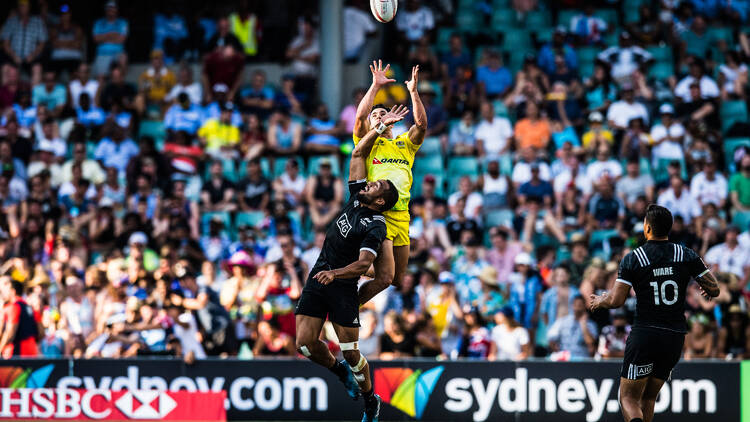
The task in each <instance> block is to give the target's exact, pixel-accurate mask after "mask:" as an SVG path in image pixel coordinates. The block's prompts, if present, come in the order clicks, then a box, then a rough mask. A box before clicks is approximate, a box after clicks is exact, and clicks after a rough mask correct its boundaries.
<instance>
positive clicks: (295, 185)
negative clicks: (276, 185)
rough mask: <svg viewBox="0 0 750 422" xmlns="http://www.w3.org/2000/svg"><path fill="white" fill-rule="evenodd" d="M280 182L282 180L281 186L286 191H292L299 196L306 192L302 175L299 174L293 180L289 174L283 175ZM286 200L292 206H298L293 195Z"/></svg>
mask: <svg viewBox="0 0 750 422" xmlns="http://www.w3.org/2000/svg"><path fill="white" fill-rule="evenodd" d="M279 180H281V185H282V186H283V187H284V190H291V191H293V192H296V193H298V194H301V193H302V191H303V190H305V178H304V177H302V175H299V174H298V175H297V178H296V179H294V180H292V178H291V177H289V174H288V173H282V174H281V176H279ZM286 199H287V201H289V203H290V204H292V206H296V205H297V202H296V201H295V200H294V198H293V197H292V196H291V195H287V198H286Z"/></svg>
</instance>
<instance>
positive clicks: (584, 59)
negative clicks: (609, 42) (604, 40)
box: [576, 47, 601, 63]
mask: <svg viewBox="0 0 750 422" xmlns="http://www.w3.org/2000/svg"><path fill="white" fill-rule="evenodd" d="M600 51H601V49H599V48H597V47H580V48H578V49H576V54H577V55H578V62H579V63H594V61H595V60H596V55H597V54H599V52H600Z"/></svg>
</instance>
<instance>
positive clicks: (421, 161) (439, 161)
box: [414, 155, 445, 174]
mask: <svg viewBox="0 0 750 422" xmlns="http://www.w3.org/2000/svg"><path fill="white" fill-rule="evenodd" d="M414 172H415V173H420V174H443V173H444V172H445V168H444V167H443V157H441V156H439V155H431V156H425V157H419V158H418V159H416V160H414Z"/></svg>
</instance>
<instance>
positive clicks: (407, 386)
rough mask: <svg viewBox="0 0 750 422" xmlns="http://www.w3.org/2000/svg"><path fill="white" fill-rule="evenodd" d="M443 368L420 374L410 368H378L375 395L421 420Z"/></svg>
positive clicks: (420, 371)
mask: <svg viewBox="0 0 750 422" xmlns="http://www.w3.org/2000/svg"><path fill="white" fill-rule="evenodd" d="M444 369H445V368H444V367H443V366H437V367H435V368H432V369H429V370H427V371H424V372H422V370H421V369H418V370H416V371H414V370H412V369H410V368H379V369H376V370H375V372H374V380H373V381H374V384H375V387H374V388H375V393H376V394H378V395H379V396H380V398H381V399H383V401H384V402H386V403H388V404H390V405H391V406H393V407H395V408H396V409H398V410H400V411H402V412H404V413H406V414H407V415H409V416H411V417H412V418H416V419H421V418H422V414H423V413H424V409H425V407H427V401H428V400H429V399H430V394H432V390H433V389H435V385H436V384H437V381H438V378H440V375H441V374H442V373H443V370H444Z"/></svg>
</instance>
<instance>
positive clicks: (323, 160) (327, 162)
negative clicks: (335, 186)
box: [318, 157, 333, 168]
mask: <svg viewBox="0 0 750 422" xmlns="http://www.w3.org/2000/svg"><path fill="white" fill-rule="evenodd" d="M323 166H325V167H329V168H330V167H332V166H333V165H332V164H331V159H330V158H328V157H324V158H321V159H320V161H318V168H320V167H323Z"/></svg>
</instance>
